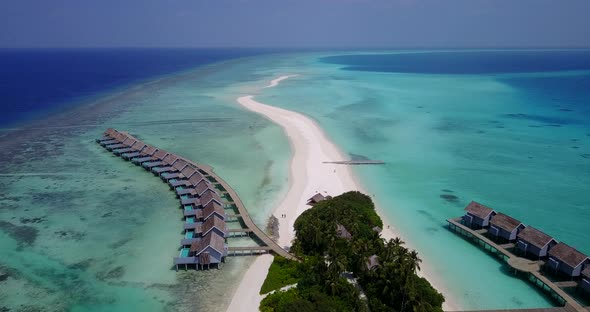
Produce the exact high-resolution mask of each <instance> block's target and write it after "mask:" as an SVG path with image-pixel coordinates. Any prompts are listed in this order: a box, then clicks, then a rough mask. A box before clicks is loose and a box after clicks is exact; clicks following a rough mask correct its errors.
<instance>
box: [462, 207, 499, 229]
mask: <svg viewBox="0 0 590 312" xmlns="http://www.w3.org/2000/svg"><path fill="white" fill-rule="evenodd" d="M495 215H496V211H495V210H494V209H492V208H490V207H488V206H485V205H482V204H480V203H478V202H475V201H472V202H470V203H469V205H467V207H465V215H464V216H463V223H464V224H465V225H467V226H468V227H470V228H485V227H488V226H489V225H490V220H491V218H492V217H493V216H495Z"/></svg>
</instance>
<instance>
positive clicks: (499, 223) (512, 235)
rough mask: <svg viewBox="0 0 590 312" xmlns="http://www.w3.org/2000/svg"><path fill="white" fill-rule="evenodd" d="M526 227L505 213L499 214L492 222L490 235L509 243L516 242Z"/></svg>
mask: <svg viewBox="0 0 590 312" xmlns="http://www.w3.org/2000/svg"><path fill="white" fill-rule="evenodd" d="M525 228H526V225H524V224H522V222H520V221H518V220H516V219H514V218H512V217H511V216H508V215H505V214H503V213H498V214H496V215H495V216H494V217H492V220H490V229H489V233H490V234H491V235H492V236H494V237H496V238H503V239H505V240H507V241H509V242H510V241H514V240H516V236H517V235H518V233H520V231H522V230H524V229H525Z"/></svg>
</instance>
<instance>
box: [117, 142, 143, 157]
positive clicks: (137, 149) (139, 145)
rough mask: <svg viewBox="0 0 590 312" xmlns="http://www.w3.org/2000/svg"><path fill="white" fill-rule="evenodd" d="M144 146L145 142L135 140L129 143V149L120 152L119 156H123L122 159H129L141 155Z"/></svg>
mask: <svg viewBox="0 0 590 312" xmlns="http://www.w3.org/2000/svg"><path fill="white" fill-rule="evenodd" d="M146 146H147V144H145V143H144V142H142V141H137V142H135V144H133V145H131V147H130V150H129V151H127V152H123V153H121V157H123V158H124V159H131V158H134V157H137V156H139V155H141V151H142V150H143V149H144V148H145V147H146Z"/></svg>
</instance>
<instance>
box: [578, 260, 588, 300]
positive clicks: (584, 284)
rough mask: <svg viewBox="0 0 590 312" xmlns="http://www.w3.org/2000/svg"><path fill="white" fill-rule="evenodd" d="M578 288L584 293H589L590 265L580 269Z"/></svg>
mask: <svg viewBox="0 0 590 312" xmlns="http://www.w3.org/2000/svg"><path fill="white" fill-rule="evenodd" d="M580 288H582V290H584V291H585V292H586V293H588V294H590V265H589V266H587V267H586V269H584V271H582V280H581V281H580Z"/></svg>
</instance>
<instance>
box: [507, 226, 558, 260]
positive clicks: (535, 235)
mask: <svg viewBox="0 0 590 312" xmlns="http://www.w3.org/2000/svg"><path fill="white" fill-rule="evenodd" d="M516 238H517V242H516V248H517V249H518V250H520V251H521V252H522V253H524V254H525V255H531V256H534V257H537V258H541V257H545V256H547V252H548V251H549V249H551V248H552V247H553V246H555V245H557V241H556V240H555V239H554V238H553V237H551V236H549V235H547V234H545V233H543V232H541V231H539V230H537V229H535V228H534V227H532V226H529V227H527V228H525V229H524V230H522V231H521V232H520V233H518V235H517V236H516Z"/></svg>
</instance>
